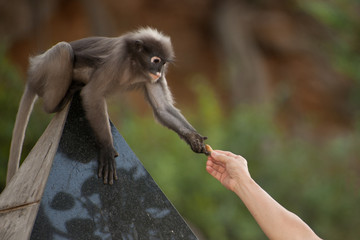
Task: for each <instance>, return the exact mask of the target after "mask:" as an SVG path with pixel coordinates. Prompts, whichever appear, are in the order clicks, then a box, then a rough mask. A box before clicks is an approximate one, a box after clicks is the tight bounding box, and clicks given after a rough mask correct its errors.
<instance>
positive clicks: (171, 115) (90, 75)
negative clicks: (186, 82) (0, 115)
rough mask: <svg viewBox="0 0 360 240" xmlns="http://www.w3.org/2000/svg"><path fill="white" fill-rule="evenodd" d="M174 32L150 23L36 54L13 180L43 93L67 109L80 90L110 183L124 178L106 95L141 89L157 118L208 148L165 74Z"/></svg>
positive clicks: (56, 107)
mask: <svg viewBox="0 0 360 240" xmlns="http://www.w3.org/2000/svg"><path fill="white" fill-rule="evenodd" d="M174 57H175V55H174V50H173V47H172V44H171V40H170V38H169V37H168V36H166V35H164V34H163V33H161V32H159V31H158V30H156V29H153V28H150V27H146V28H140V29H138V30H135V31H133V32H128V33H125V34H123V35H121V36H119V37H112V38H111V37H110V38H108V37H88V38H83V39H79V40H75V41H72V42H59V43H57V44H56V45H54V46H53V47H51V48H50V49H48V50H47V51H46V52H44V53H42V54H40V55H37V56H35V57H30V59H29V68H28V73H27V81H26V85H25V90H24V93H23V95H22V97H21V100H20V104H19V108H18V113H17V116H16V120H15V126H14V130H13V137H12V141H11V147H10V156H9V162H8V172H7V183H9V181H10V179H11V178H12V177H13V175H14V174H15V172H16V171H17V169H18V167H19V161H20V156H21V149H22V145H23V142H24V137H25V131H26V128H27V124H28V121H29V117H30V114H31V112H32V109H33V105H34V102H35V101H36V100H37V99H38V98H42V99H43V109H44V111H45V112H46V113H55V112H59V111H61V110H62V109H63V108H64V107H65V106H66V104H67V103H68V102H69V101H70V100H71V98H72V95H73V94H74V93H75V92H76V91H80V96H81V99H82V105H83V108H84V110H85V116H86V118H87V120H88V122H89V124H90V126H91V128H92V129H93V132H94V134H95V138H96V140H97V143H98V146H99V156H98V171H97V175H98V177H99V178H102V179H103V182H104V184H110V185H112V184H113V182H114V180H117V179H118V176H117V173H116V165H115V158H116V157H117V156H118V153H117V151H116V150H115V148H114V144H113V138H112V134H111V129H110V123H109V115H108V111H107V105H106V97H107V96H108V95H109V94H112V93H114V92H115V91H116V89H118V90H120V91H119V92H125V91H130V90H134V89H140V90H141V91H143V93H144V96H145V99H146V100H147V102H148V103H149V104H150V106H151V107H152V110H153V114H154V117H155V119H156V120H157V121H158V122H159V123H160V124H162V125H164V126H165V127H167V128H169V129H170V130H172V131H174V132H176V133H177V134H178V135H179V137H180V138H181V139H183V140H184V141H185V142H186V143H187V144H189V145H190V147H191V149H192V151H194V152H195V153H205V154H208V152H207V150H206V148H205V144H204V141H205V140H206V139H207V137H204V136H202V135H200V134H199V133H198V132H197V131H196V130H195V128H194V127H193V126H192V125H191V124H190V123H189V122H188V121H187V120H186V119H185V117H184V116H183V115H182V114H181V113H180V111H179V110H178V109H177V108H176V107H175V106H174V100H173V97H172V94H171V91H170V89H169V87H168V84H167V81H166V77H165V74H166V72H167V69H168V65H169V64H171V63H172V62H173V61H174Z"/></svg>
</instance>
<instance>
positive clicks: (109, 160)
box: [98, 148, 119, 185]
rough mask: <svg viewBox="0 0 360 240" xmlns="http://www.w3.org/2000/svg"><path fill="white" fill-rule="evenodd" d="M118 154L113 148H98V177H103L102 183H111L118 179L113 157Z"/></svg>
mask: <svg viewBox="0 0 360 240" xmlns="http://www.w3.org/2000/svg"><path fill="white" fill-rule="evenodd" d="M118 155H119V154H118V153H117V152H116V150H115V149H113V148H110V149H108V148H102V149H100V156H99V168H98V177H99V178H103V179H104V184H110V185H112V184H113V183H114V179H115V180H118V177H117V174H116V164H115V158H116V157H117V156H118Z"/></svg>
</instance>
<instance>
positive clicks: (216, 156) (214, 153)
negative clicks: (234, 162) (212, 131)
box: [211, 150, 229, 164]
mask: <svg viewBox="0 0 360 240" xmlns="http://www.w3.org/2000/svg"><path fill="white" fill-rule="evenodd" d="M211 157H212V158H213V159H214V160H215V161H217V162H221V163H224V164H225V163H226V162H227V161H228V160H229V156H227V155H225V154H223V153H221V152H219V151H217V150H214V151H212V152H211Z"/></svg>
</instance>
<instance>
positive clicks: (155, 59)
mask: <svg viewBox="0 0 360 240" xmlns="http://www.w3.org/2000/svg"><path fill="white" fill-rule="evenodd" d="M151 62H152V63H160V62H161V58H159V57H156V56H154V57H152V58H151Z"/></svg>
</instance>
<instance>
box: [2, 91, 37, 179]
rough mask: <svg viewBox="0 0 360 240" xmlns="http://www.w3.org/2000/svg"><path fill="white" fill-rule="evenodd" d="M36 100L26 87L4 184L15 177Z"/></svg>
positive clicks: (32, 92)
mask: <svg viewBox="0 0 360 240" xmlns="http://www.w3.org/2000/svg"><path fill="white" fill-rule="evenodd" d="M36 99H37V95H36V93H35V92H34V91H33V90H31V88H30V87H29V86H28V85H27V86H26V88H25V91H24V94H23V95H22V97H21V101H20V106H19V110H18V113H17V115H16V121H15V126H14V130H13V135H12V139H11V147H10V156H9V161H8V170H7V176H6V184H9V182H10V180H11V178H12V177H13V176H14V175H15V173H16V171H17V170H18V168H19V163H20V157H21V150H22V146H23V143H24V138H25V131H26V127H27V124H28V122H29V118H30V114H31V111H32V109H33V106H34V103H35V100H36Z"/></svg>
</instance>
